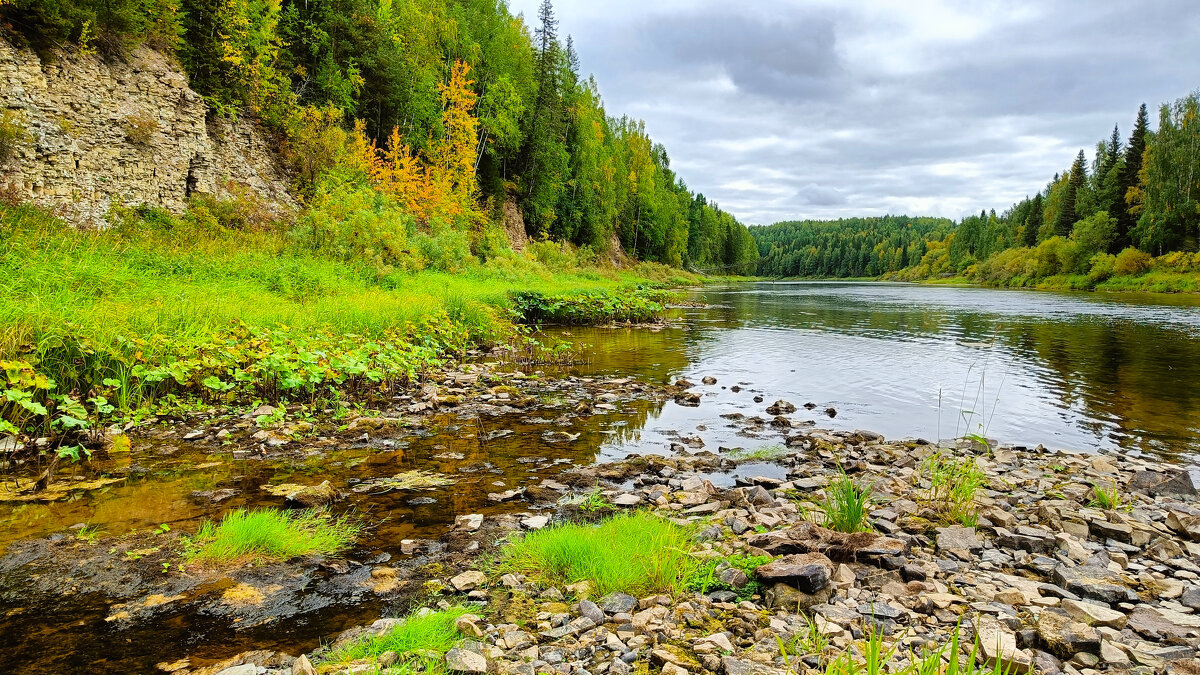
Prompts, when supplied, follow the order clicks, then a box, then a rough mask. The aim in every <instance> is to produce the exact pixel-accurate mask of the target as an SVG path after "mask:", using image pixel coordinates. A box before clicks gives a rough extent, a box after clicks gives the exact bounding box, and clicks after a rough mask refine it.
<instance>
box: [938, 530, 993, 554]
mask: <svg viewBox="0 0 1200 675" xmlns="http://www.w3.org/2000/svg"><path fill="white" fill-rule="evenodd" d="M937 547H938V550H939V551H978V550H980V549H982V548H983V542H982V541H980V540H979V537H978V536H976V535H975V528H973V527H963V526H961V525H951V526H950V527H939V528H937Z"/></svg>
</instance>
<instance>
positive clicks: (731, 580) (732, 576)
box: [717, 567, 750, 590]
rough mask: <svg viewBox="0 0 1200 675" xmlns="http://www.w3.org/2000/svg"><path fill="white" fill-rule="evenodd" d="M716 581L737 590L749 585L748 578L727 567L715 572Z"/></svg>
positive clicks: (740, 572) (734, 568) (733, 568)
mask: <svg viewBox="0 0 1200 675" xmlns="http://www.w3.org/2000/svg"><path fill="white" fill-rule="evenodd" d="M717 579H718V580H720V582H721V583H723V584H725V585H726V586H729V587H730V588H733V589H739V590H740V589H742V588H745V587H746V584H748V583H750V577H749V576H747V575H746V573H745V572H743V571H742V570H739V569H738V568H736V567H728V568H726V569H723V570H721V571H720V572H717Z"/></svg>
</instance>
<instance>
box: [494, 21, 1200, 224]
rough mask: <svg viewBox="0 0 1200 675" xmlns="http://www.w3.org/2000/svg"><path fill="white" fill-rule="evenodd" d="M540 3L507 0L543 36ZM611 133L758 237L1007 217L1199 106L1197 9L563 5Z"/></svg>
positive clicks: (566, 25)
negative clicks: (634, 120)
mask: <svg viewBox="0 0 1200 675" xmlns="http://www.w3.org/2000/svg"><path fill="white" fill-rule="evenodd" d="M539 2H540V0H510V7H511V8H512V11H513V12H514V13H524V15H525V17H526V22H527V23H528V24H530V27H531V29H532V27H533V26H534V24H535V23H536V16H537V6H538V4H539ZM555 10H556V13H557V15H558V18H559V22H560V25H559V32H560V36H561V37H562V38H563V39H564V40H565V39H566V35H568V34H570V35H573V36H574V38H575V44H576V46H577V49H578V51H579V54H580V58H581V60H582V66H583V68H582V69H583V73H584V75H585V76H586V75H587V74H589V73H591V74H594V75H595V76H596V79H597V81H598V83H599V85H600V92H601V94H602V95H603V96H604V100H605V104H606V107H607V109H608V113H609V114H610V115H614V114H615V115H621V114H628V115H630V116H633V117H639V118H642V119H644V120H646V126H647V129H648V130H649V132H650V134H651V136H653V138H654V139H655V140H656V141H658V142H660V143H662V144H664V145H665V146H666V147H667V151H668V153H669V154H670V157H671V162H672V167H673V168H674V169H675V170H676V171H677V172H678V173H679V174H680V175H681V176H682V177H683V179H684V180H685V181H687V183H688V185H689V186H690V187H691V188H692V189H694V190H699V191H700V192H703V193H704V194H705V195H706V196H708V197H709V199H710V200H715V201H717V202H718V203H719V204H720V206H721V207H722V208H724V209H725V210H727V211H730V212H732V213H733V214H734V215H736V216H737V217H738V218H740V219H741V220H742V221H743V222H745V223H747V224H767V223H772V222H775V221H778V220H792V219H802V218H837V217H840V216H853V215H878V214H885V213H907V214H909V215H938V216H947V217H951V218H959V217H961V216H963V215H966V214H968V213H977V212H978V211H979V210H980V209H981V208H983V209H990V208H995V209H996V210H997V211H1002V210H1003V209H1005V208H1007V207H1008V206H1009V205H1011V204H1012V203H1013V202H1014V201H1016V200H1018V199H1021V198H1022V197H1024V196H1025V195H1027V194H1032V193H1033V192H1035V191H1037V190H1038V189H1040V188H1041V187H1043V186H1044V185H1045V184H1046V182H1047V181H1049V180H1050V179H1051V178H1052V177H1053V175H1054V174H1055V172H1058V171H1062V170H1064V169H1066V168H1067V167H1069V166H1070V164H1071V160H1072V159H1073V158H1074V156H1075V153H1076V152H1078V151H1079V149H1080V148H1086V149H1087V151H1088V155H1089V158H1090V157H1091V153H1092V149H1093V148H1094V146H1095V144H1096V141H1098V140H1100V138H1102V137H1104V138H1107V137H1108V135H1109V133H1110V132H1111V130H1112V126H1113V124H1114V123H1117V124H1120V127H1121V135H1122V136H1123V137H1125V138H1127V137H1128V133H1129V130H1130V128H1131V126H1132V123H1133V119H1134V117H1135V115H1136V112H1137V107H1138V105H1139V104H1140V103H1142V102H1143V101H1144V102H1146V103H1147V104H1148V105H1149V106H1150V107H1151V109H1152V112H1151V119H1152V121H1153V120H1154V119H1156V113H1155V111H1156V109H1157V106H1158V104H1160V103H1162V102H1163V101H1168V100H1174V99H1176V98H1178V97H1180V96H1183V95H1185V94H1187V93H1188V92H1190V91H1192V90H1194V89H1196V88H1197V87H1200V3H1198V2H1197V1H1196V0H1169V1H1167V0H1164V1H1157V0H1142V1H1141V2H1128V1H1125V2H1106V1H1103V2H1102V1H1097V0H1092V1H1080V2H1059V1H1055V0H1038V1H1034V2H1016V1H1013V0H1004V1H1002V2H985V1H970V2H967V1H963V2H918V1H916V0H879V1H876V2H862V1H856V2H843V1H841V0H828V1H807V2H806V1H800V0H794V1H785V0H770V1H763V0H755V1H753V2H749V1H743V2H738V3H734V2H728V1H726V2H705V1H696V2H682V1H679V0H603V1H598V0H557V2H555Z"/></svg>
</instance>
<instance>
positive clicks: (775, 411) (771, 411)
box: [767, 399, 796, 415]
mask: <svg viewBox="0 0 1200 675" xmlns="http://www.w3.org/2000/svg"><path fill="white" fill-rule="evenodd" d="M794 412H796V406H794V405H792V404H791V403H789V402H787V401H784V400H782V399H781V400H778V401H775V402H774V403H772V404H771V405H769V406H767V414H768V415H790V414H792V413H794Z"/></svg>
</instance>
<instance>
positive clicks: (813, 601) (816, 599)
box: [766, 583, 833, 611]
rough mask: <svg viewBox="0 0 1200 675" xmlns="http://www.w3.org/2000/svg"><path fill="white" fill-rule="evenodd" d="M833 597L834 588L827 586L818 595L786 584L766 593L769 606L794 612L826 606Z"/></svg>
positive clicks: (776, 586)
mask: <svg viewBox="0 0 1200 675" xmlns="http://www.w3.org/2000/svg"><path fill="white" fill-rule="evenodd" d="M832 596H833V586H826V587H825V588H823V589H821V590H819V591H817V592H816V593H805V592H803V591H800V590H798V589H796V588H794V587H792V586H789V585H788V584H784V583H777V584H775V585H774V586H772V587H771V588H770V589H769V590H767V592H766V598H767V604H768V605H769V606H771V607H780V608H786V609H788V610H792V611H803V610H806V609H808V608H810V607H812V606H813V605H821V604H824V603H826V602H829V598H831V597H832Z"/></svg>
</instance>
